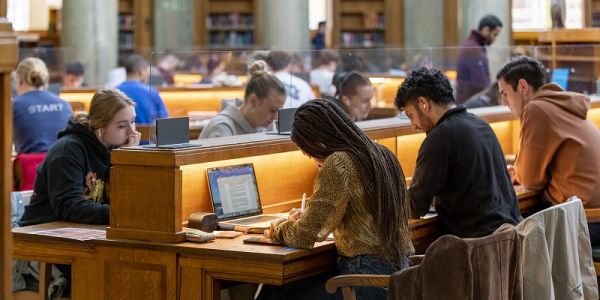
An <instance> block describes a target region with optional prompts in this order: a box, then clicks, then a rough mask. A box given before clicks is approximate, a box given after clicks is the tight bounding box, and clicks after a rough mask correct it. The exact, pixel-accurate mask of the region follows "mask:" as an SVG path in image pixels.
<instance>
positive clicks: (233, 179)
mask: <svg viewBox="0 0 600 300" xmlns="http://www.w3.org/2000/svg"><path fill="white" fill-rule="evenodd" d="M206 177H207V178H208V187H209V191H210V199H211V203H212V206H213V209H214V212H215V215H216V216H217V221H218V222H219V225H221V226H223V225H229V226H231V227H233V226H245V227H249V228H269V227H270V226H271V221H274V220H276V219H278V218H280V216H278V215H274V214H273V215H269V214H263V213H262V206H261V204H260V197H259V195H258V186H257V184H256V176H255V173H254V165H252V164H251V163H248V164H241V165H233V166H226V167H216V168H208V169H207V170H206ZM229 226H224V227H229Z"/></svg>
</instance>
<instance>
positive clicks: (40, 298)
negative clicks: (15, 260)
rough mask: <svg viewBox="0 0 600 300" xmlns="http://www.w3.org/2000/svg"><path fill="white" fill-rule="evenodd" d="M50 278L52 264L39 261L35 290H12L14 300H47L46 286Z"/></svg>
mask: <svg viewBox="0 0 600 300" xmlns="http://www.w3.org/2000/svg"><path fill="white" fill-rule="evenodd" d="M51 278H52V264H48V263H45V262H40V280H39V287H38V290H37V291H28V290H19V291H15V292H13V299H14V300H48V299H50V298H49V297H48V286H49V285H50V280H51Z"/></svg>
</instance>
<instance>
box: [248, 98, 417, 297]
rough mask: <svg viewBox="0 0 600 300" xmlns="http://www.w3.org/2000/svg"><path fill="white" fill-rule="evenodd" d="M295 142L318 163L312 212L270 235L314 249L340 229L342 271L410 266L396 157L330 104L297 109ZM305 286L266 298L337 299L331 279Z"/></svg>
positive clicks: (370, 293) (367, 293)
mask: <svg viewBox="0 0 600 300" xmlns="http://www.w3.org/2000/svg"><path fill="white" fill-rule="evenodd" d="M292 141H293V142H294V143H295V144H296V145H297V146H298V148H300V150H302V151H303V152H304V153H305V154H306V155H308V156H309V157H311V158H312V159H313V160H314V161H315V162H316V163H317V165H318V167H319V174H318V175H317V177H316V179H315V190H314V192H313V195H312V197H311V199H310V202H309V205H308V208H307V209H306V211H304V212H303V213H302V212H300V211H298V212H295V213H292V214H291V215H290V216H289V218H288V219H287V220H285V219H282V220H278V221H275V222H273V223H272V227H271V230H267V231H266V232H265V235H266V236H267V237H272V238H274V239H275V240H277V241H280V242H281V243H283V244H285V245H287V246H290V247H294V248H312V247H313V246H314V244H315V242H319V241H323V240H325V239H326V238H327V236H328V235H329V234H330V233H332V232H333V233H334V238H335V244H336V248H337V252H338V254H339V255H340V257H339V258H338V267H339V274H350V273H358V274H392V273H394V272H396V271H398V270H400V269H403V268H406V267H408V258H407V255H409V254H411V253H413V252H414V249H413V245H412V242H411V239H410V231H409V228H408V217H409V202H408V197H407V191H406V181H405V178H404V174H403V172H402V168H401V167H400V164H399V163H398V159H397V158H396V156H395V155H394V154H393V153H392V152H391V151H389V150H388V149H387V148H386V147H384V146H382V145H379V144H377V143H375V142H373V141H372V140H371V139H369V137H367V136H366V134H365V133H364V132H362V131H361V130H360V128H358V127H357V126H356V125H355V124H354V123H353V122H352V120H350V118H349V117H348V115H347V114H346V113H345V112H344V111H342V110H341V109H340V108H339V107H338V106H337V105H335V104H333V103H331V102H330V101H323V100H312V101H308V102H307V103H305V104H303V105H302V106H300V107H299V108H298V110H297V111H296V114H295V115H294V124H293V129H292ZM319 279H323V280H326V278H319ZM314 281H317V280H311V282H314ZM306 284H307V285H302V284H294V286H296V289H295V290H294V288H293V287H292V286H287V287H286V286H283V287H281V288H277V287H271V286H269V287H267V288H263V293H261V296H260V298H273V299H291V298H290V297H294V298H297V299H323V298H328V297H331V298H335V296H334V295H328V294H326V293H325V290H324V284H325V281H321V282H314V286H310V285H308V284H309V283H308V282H307V283H306ZM385 293H386V291H385V289H383V288H358V289H357V294H358V295H359V297H358V298H359V299H380V298H384V297H385ZM337 296H340V295H337ZM363 297H365V298H363Z"/></svg>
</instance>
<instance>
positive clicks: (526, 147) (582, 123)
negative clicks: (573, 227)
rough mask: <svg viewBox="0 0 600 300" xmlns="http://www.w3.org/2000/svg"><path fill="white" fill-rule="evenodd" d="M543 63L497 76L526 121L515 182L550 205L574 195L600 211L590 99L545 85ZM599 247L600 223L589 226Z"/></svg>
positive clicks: (508, 68) (527, 63)
mask: <svg viewBox="0 0 600 300" xmlns="http://www.w3.org/2000/svg"><path fill="white" fill-rule="evenodd" d="M545 70H546V69H545V68H544V65H542V63H541V62H539V61H537V60H535V59H533V58H529V57H526V56H522V57H516V58H513V59H512V60H510V61H509V62H507V63H506V65H504V67H503V68H502V69H501V70H500V71H499V72H498V75H497V79H498V87H499V89H500V97H501V98H502V103H503V104H504V105H506V106H508V107H509V108H510V110H511V111H512V112H513V114H515V116H517V117H518V118H519V119H520V121H521V133H520V137H519V141H520V143H519V147H518V149H519V151H518V153H517V159H516V161H515V165H514V167H513V166H509V171H510V173H511V177H512V179H513V181H514V182H515V183H520V184H522V185H523V186H524V187H526V188H529V189H532V190H537V191H542V192H543V199H544V200H545V201H547V202H548V203H551V204H559V203H563V202H564V201H565V200H566V199H568V198H569V197H571V196H577V197H579V198H581V200H582V202H583V206H584V207H585V208H599V207H600V131H599V130H598V128H596V126H594V124H592V122H590V121H589V120H587V113H588V110H589V108H590V98H589V97H587V96H585V95H582V94H579V93H574V92H568V91H565V90H563V89H562V88H561V87H560V86H559V85H558V84H556V83H547V82H546V71H545ZM589 229H590V239H591V240H592V244H600V224H598V223H594V224H590V226H589Z"/></svg>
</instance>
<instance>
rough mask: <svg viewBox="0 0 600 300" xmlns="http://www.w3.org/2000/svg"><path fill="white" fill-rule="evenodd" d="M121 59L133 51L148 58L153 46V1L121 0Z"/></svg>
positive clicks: (119, 22) (119, 24)
mask: <svg viewBox="0 0 600 300" xmlns="http://www.w3.org/2000/svg"><path fill="white" fill-rule="evenodd" d="M118 28H119V44H118V45H119V59H121V58H124V57H126V56H128V55H131V54H133V53H137V54H141V55H144V56H146V57H147V58H148V56H149V55H150V53H149V50H150V49H151V47H152V1H144V0H119V15H118Z"/></svg>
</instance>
